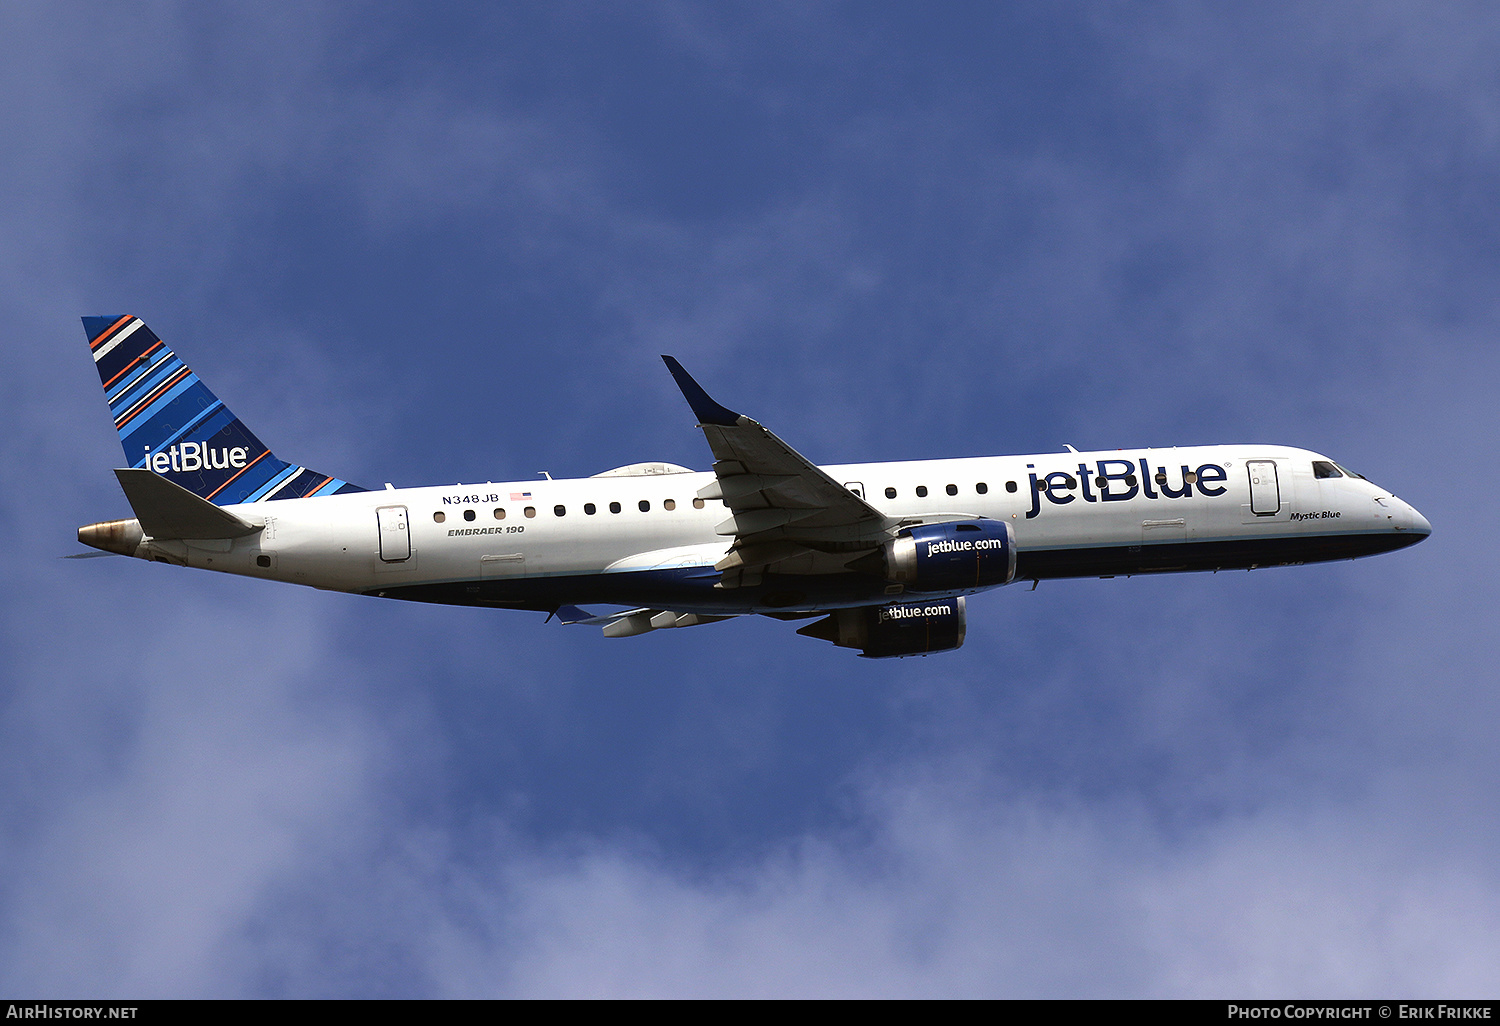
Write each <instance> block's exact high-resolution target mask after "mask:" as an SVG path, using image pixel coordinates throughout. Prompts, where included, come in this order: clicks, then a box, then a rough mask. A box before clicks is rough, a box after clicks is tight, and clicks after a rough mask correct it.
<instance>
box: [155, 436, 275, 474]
mask: <svg viewBox="0 0 1500 1026" xmlns="http://www.w3.org/2000/svg"><path fill="white" fill-rule="evenodd" d="M249 459H250V450H249V449H247V448H245V447H244V446H243V445H235V446H230V447H229V448H227V449H215V448H212V447H210V446H208V445H205V444H204V443H202V442H183V443H182V444H180V445H174V446H172V447H171V448H170V449H168V450H166V451H165V452H156V453H149V452H148V453H147V454H146V462H145V464H144V466H145V468H146V469H147V470H154V471H156V472H157V473H158V474H168V473H171V474H191V473H193V472H194V471H198V470H228V469H230V468H235V469H238V468H241V467H244V466H245V465H246V463H247V462H248V461H249Z"/></svg>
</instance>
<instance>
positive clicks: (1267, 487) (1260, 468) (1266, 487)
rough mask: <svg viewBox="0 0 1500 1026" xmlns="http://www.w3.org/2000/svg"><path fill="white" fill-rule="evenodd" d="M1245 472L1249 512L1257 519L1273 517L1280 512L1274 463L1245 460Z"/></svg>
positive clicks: (1278, 487)
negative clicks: (1246, 475)
mask: <svg viewBox="0 0 1500 1026" xmlns="http://www.w3.org/2000/svg"><path fill="white" fill-rule="evenodd" d="M1245 472H1246V473H1247V474H1249V475H1250V512H1251V513H1254V514H1255V515H1256V516H1258V517H1274V516H1275V515H1276V514H1277V513H1279V512H1281V484H1280V482H1279V481H1278V480H1277V477H1276V461H1275V460H1247V461H1246V462H1245Z"/></svg>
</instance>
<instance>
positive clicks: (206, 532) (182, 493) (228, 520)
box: [115, 470, 264, 538]
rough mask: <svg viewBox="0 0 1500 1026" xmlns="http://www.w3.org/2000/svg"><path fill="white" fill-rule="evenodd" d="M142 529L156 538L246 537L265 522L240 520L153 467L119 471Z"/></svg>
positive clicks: (119, 476) (122, 484) (128, 498)
mask: <svg viewBox="0 0 1500 1026" xmlns="http://www.w3.org/2000/svg"><path fill="white" fill-rule="evenodd" d="M115 477H117V478H119V479H120V487H121V488H123V489H125V498H126V499H127V500H129V502H130V508H131V509H132V510H134V511H135V517H136V519H137V520H139V521H140V522H141V529H142V530H143V531H145V532H146V533H147V534H148V535H150V536H151V537H153V538H243V537H244V536H245V535H247V534H254V533H255V532H256V531H259V530H261V528H262V527H263V526H264V525H261V524H252V523H249V522H247V521H245V520H242V519H240V518H239V517H237V516H235V515H234V514H233V513H231V512H229V511H228V510H226V509H221V508H220V507H218V506H215V505H214V504H213V503H211V502H209V501H208V500H207V499H200V498H199V497H198V496H196V495H194V494H193V493H192V492H190V491H188V490H187V489H186V488H184V487H182V486H181V485H179V484H174V483H172V482H171V481H168V480H167V479H166V478H164V477H162V476H161V475H160V474H158V473H156V472H155V471H151V470H116V471H115Z"/></svg>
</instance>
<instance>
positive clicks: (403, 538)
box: [375, 506, 411, 563]
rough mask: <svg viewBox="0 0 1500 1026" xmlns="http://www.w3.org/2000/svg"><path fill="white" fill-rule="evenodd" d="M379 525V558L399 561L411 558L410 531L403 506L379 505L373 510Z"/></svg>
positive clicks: (384, 561)
mask: <svg viewBox="0 0 1500 1026" xmlns="http://www.w3.org/2000/svg"><path fill="white" fill-rule="evenodd" d="M375 521H376V523H378V524H379V525H380V560H381V562H383V563H400V562H403V561H405V560H407V559H410V558H411V532H410V531H409V530H408V529H407V522H406V507H405V506H381V507H380V508H379V509H377V510H376V511H375Z"/></svg>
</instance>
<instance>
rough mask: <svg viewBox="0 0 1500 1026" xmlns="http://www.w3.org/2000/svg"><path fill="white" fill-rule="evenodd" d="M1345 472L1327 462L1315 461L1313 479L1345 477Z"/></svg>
mask: <svg viewBox="0 0 1500 1026" xmlns="http://www.w3.org/2000/svg"><path fill="white" fill-rule="evenodd" d="M1343 476H1344V475H1343V472H1342V471H1340V470H1339V468H1338V467H1336V466H1334V465H1333V464H1332V463H1329V462H1328V461H1327V460H1313V477H1343Z"/></svg>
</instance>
